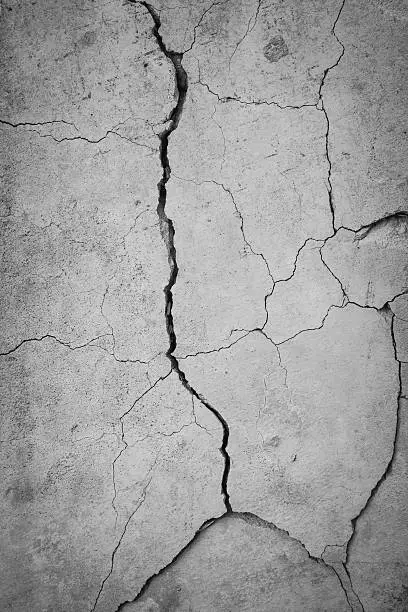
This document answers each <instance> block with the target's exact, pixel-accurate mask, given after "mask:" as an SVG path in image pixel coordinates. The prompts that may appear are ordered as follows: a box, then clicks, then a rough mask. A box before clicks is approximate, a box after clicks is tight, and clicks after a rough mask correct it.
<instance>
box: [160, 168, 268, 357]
mask: <svg viewBox="0 0 408 612" xmlns="http://www.w3.org/2000/svg"><path fill="white" fill-rule="evenodd" d="M169 198H170V202H171V204H170V206H169V208H170V212H169V214H171V217H172V219H173V222H174V224H175V226H176V227H177V234H176V236H175V246H176V249H177V258H178V261H179V262H180V267H179V272H178V277H177V283H176V285H175V287H174V290H173V295H174V303H175V305H174V308H173V320H174V326H175V331H176V335H177V349H176V355H178V356H184V355H186V354H194V353H196V352H198V351H206V350H212V349H214V348H218V347H219V346H222V345H223V344H228V343H230V342H231V334H232V332H233V330H235V329H253V328H254V327H261V326H262V325H263V324H264V322H265V318H266V312H265V303H264V302H265V295H266V294H267V293H270V291H271V290H272V286H273V281H272V279H271V278H270V276H269V275H268V269H267V267H266V265H265V262H264V261H263V260H262V259H261V258H260V257H259V256H257V255H255V254H254V253H253V252H251V250H250V248H249V247H248V245H247V244H246V243H245V241H244V237H243V235H242V233H241V229H240V219H239V217H238V215H237V213H236V210H235V207H234V203H233V201H232V198H231V195H230V194H229V193H228V192H227V191H225V190H224V189H223V188H222V186H221V185H217V184H215V183H211V182H209V183H203V184H201V185H197V184H195V183H192V182H188V181H180V180H178V179H172V181H171V182H170V185H169ZM232 339H233V338H232Z"/></svg>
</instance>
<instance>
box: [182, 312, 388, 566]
mask: <svg viewBox="0 0 408 612" xmlns="http://www.w3.org/2000/svg"><path fill="white" fill-rule="evenodd" d="M279 348H280V351H279V353H280V354H279V355H278V354H277V351H276V348H275V347H274V346H273V345H272V343H271V342H269V341H268V340H267V339H266V338H265V337H264V336H262V335H261V334H259V333H254V334H250V335H249V336H247V337H246V338H244V339H242V340H240V341H239V342H237V343H236V344H235V345H234V346H232V347H231V348H230V349H226V350H221V351H219V352H217V353H212V354H211V355H203V356H201V355H200V356H197V357H192V358H188V359H185V360H183V369H184V371H185V372H186V375H187V377H188V379H189V381H190V382H191V384H192V385H194V386H195V387H196V388H199V389H200V391H201V392H202V393H203V394H204V395H205V397H206V398H207V399H208V400H209V401H210V402H212V403H213V404H214V405H215V406H217V409H218V410H219V411H220V413H221V414H222V415H223V416H224V418H225V419H226V421H227V423H228V424H229V430H230V439H229V443H228V451H229V454H230V456H231V471H230V475H229V479H228V490H229V494H230V499H231V504H232V508H233V509H234V510H236V511H249V512H253V513H254V514H257V515H259V516H260V517H262V518H264V519H265V520H270V521H273V522H274V523H275V524H277V525H278V526H279V527H281V528H283V529H285V530H287V531H288V532H289V533H290V535H291V536H293V537H295V538H297V539H299V540H300V541H301V542H302V543H303V544H304V545H305V546H306V548H307V549H308V550H309V552H310V553H311V554H313V555H316V556H319V555H321V554H322V552H323V550H324V548H325V546H326V545H328V544H343V543H344V542H346V541H347V539H348V538H349V537H350V535H351V519H352V518H353V517H354V516H357V514H358V512H359V510H360V509H361V508H362V507H363V506H364V504H365V501H366V499H367V497H368V496H369V494H370V492H371V489H372V488H373V487H374V485H375V484H376V482H377V481H378V480H379V478H380V477H381V475H382V473H383V471H384V469H385V467H386V465H387V463H388V461H389V457H390V454H391V452H392V445H393V439H394V431H395V423H396V405H397V397H398V385H399V382H398V372H397V364H396V362H395V359H394V348H393V345H392V340H391V334H390V320H389V318H384V317H383V316H382V315H380V314H378V313H377V312H375V311H374V310H373V311H365V310H363V309H361V308H357V307H355V306H347V307H345V308H334V309H333V310H331V311H330V313H329V315H328V317H327V318H326V321H325V324H324V326H323V327H322V329H320V330H316V331H311V332H305V333H303V334H300V335H298V336H297V337H296V338H295V339H294V340H291V341H290V342H287V343H285V344H283V345H281V346H280V347H279ZM237 381H239V385H237Z"/></svg>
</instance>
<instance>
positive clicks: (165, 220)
mask: <svg viewBox="0 0 408 612" xmlns="http://www.w3.org/2000/svg"><path fill="white" fill-rule="evenodd" d="M140 4H142V5H143V6H144V7H145V8H146V9H147V11H148V12H149V14H150V16H151V17H152V19H153V22H154V27H153V34H154V36H155V38H156V40H157V43H158V45H159V48H160V50H161V51H162V53H163V54H164V55H165V56H166V57H167V58H168V59H169V60H170V61H171V63H172V64H173V67H174V73H175V81H176V92H177V101H176V105H175V106H174V107H173V109H172V111H171V112H170V115H169V117H168V123H167V127H166V129H165V130H163V132H161V134H159V138H160V161H161V165H162V168H163V174H162V178H161V179H160V181H159V183H158V185H157V186H158V190H159V201H158V205H157V214H158V217H159V222H160V231H161V234H162V237H163V240H164V242H165V244H166V247H167V254H168V262H169V266H170V277H169V282H168V283H167V285H166V286H165V288H164V295H165V319H166V329H167V334H168V337H169V349H168V351H167V352H166V355H167V357H168V359H169V360H170V363H171V368H172V370H173V371H174V372H176V373H177V375H178V377H179V379H180V381H181V383H182V385H183V386H184V387H185V389H187V391H188V392H189V393H190V394H191V395H192V396H193V397H195V398H197V399H198V400H199V401H200V402H201V403H202V404H203V405H204V406H205V407H206V408H207V409H208V410H209V411H210V412H211V413H212V414H213V415H214V416H215V417H216V419H217V420H218V421H219V423H220V424H221V426H222V430H223V436H222V444H221V447H220V452H221V454H222V456H223V459H224V471H223V475H222V480H221V493H222V495H223V498H224V504H225V507H226V510H227V512H231V511H232V508H231V504H230V501H229V494H228V475H229V471H230V465H231V461H230V456H229V454H228V451H227V446H228V439H229V428H228V424H227V422H226V420H225V419H224V417H223V416H222V415H221V414H220V412H219V411H218V410H217V409H216V408H214V406H212V405H211V404H210V402H208V401H207V400H206V399H205V398H204V397H203V396H202V395H201V394H200V393H199V392H198V391H196V390H195V389H194V388H193V387H192V386H191V385H190V383H189V382H188V380H187V378H186V375H185V373H184V372H183V371H182V370H181V369H180V365H179V362H178V360H177V358H176V357H175V355H174V351H175V350H176V347H177V337H176V333H175V331H174V324H173V287H174V285H175V284H176V281H177V276H178V271H179V269H178V265H177V254H176V247H175V244H174V235H175V229H174V224H173V222H172V220H171V219H169V217H168V216H167V214H166V202H167V187H166V185H167V182H168V181H169V179H170V174H171V168H170V162H169V157H168V146H169V138H170V135H171V134H172V132H174V130H176V129H177V127H178V125H179V122H180V119H181V115H182V112H183V107H184V102H185V99H186V96H187V89H188V79H187V73H186V71H185V70H184V67H183V64H182V60H183V53H178V52H176V51H170V50H168V49H167V47H166V45H165V44H164V41H163V38H162V37H161V34H160V31H159V30H160V26H161V21H160V17H159V14H158V13H157V11H156V10H155V9H154V7H153V6H152V5H151V4H149V3H147V2H140Z"/></svg>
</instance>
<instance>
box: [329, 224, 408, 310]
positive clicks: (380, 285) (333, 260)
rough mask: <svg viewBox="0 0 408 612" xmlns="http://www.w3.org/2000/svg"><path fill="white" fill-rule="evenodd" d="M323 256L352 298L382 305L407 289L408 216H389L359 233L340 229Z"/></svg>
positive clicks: (377, 305) (330, 240) (379, 306)
mask: <svg viewBox="0 0 408 612" xmlns="http://www.w3.org/2000/svg"><path fill="white" fill-rule="evenodd" d="M322 255H323V259H324V261H325V262H326V264H327V265H328V267H329V268H330V270H331V271H332V272H333V274H335V275H336V277H337V278H339V279H340V281H341V283H342V285H343V287H344V290H345V292H346V294H347V296H348V298H349V299H350V300H351V301H353V302H356V303H357V304H360V305H361V306H373V307H375V308H382V307H383V306H384V305H385V304H386V303H387V302H389V301H391V300H393V299H394V297H395V296H397V295H399V294H400V293H402V292H404V291H406V290H408V217H407V216H405V215H397V216H392V217H389V218H386V219H384V220H382V221H379V222H378V223H375V224H374V225H373V226H370V227H368V228H364V229H362V230H360V231H359V232H352V231H350V230H346V229H340V230H339V231H338V232H337V233H336V235H335V236H334V237H333V238H330V239H329V240H328V241H327V242H326V244H325V246H324V247H323V249H322Z"/></svg>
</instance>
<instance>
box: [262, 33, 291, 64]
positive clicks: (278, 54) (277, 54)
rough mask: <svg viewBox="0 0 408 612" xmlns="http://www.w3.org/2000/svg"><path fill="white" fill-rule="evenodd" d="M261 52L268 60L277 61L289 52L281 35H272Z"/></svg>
mask: <svg viewBox="0 0 408 612" xmlns="http://www.w3.org/2000/svg"><path fill="white" fill-rule="evenodd" d="M263 53H264V56H265V57H266V59H267V60H268V61H269V62H278V61H279V60H280V59H282V57H285V55H288V54H289V49H288V47H287V44H286V43H285V41H284V40H283V38H282V36H280V35H279V36H274V37H273V38H271V40H270V41H269V42H268V44H267V45H265V47H264V48H263Z"/></svg>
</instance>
